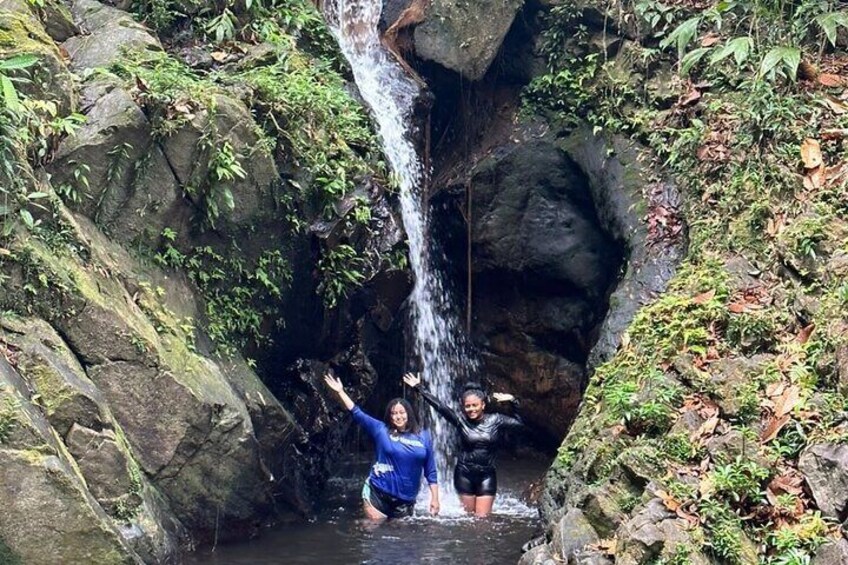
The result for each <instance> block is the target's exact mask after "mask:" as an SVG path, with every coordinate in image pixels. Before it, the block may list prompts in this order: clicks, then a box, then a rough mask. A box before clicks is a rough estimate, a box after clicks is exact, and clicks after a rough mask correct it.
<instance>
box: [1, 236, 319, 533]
mask: <svg viewBox="0 0 848 565" xmlns="http://www.w3.org/2000/svg"><path fill="white" fill-rule="evenodd" d="M78 235H79V236H80V237H81V239H83V240H84V241H86V242H88V244H89V245H90V246H91V247H90V248H89V249H88V253H90V256H88V260H90V261H92V262H94V263H95V264H96V265H98V268H97V269H96V270H94V269H93V270H89V269H87V268H86V266H85V264H83V263H82V261H81V260H80V259H79V258H74V257H73V256H69V257H64V256H63V257H62V258H59V257H55V256H53V255H51V252H50V251H49V250H47V249H45V248H43V247H41V246H40V245H38V244H37V242H34V241H31V240H25V241H17V242H10V244H9V245H10V246H11V247H12V248H13V249H18V250H20V252H21V253H28V254H30V256H32V257H34V259H33V260H34V261H37V262H38V263H39V265H40V268H41V269H42V270H43V271H44V272H45V274H46V276H48V278H49V279H50V280H55V281H64V283H63V284H62V285H59V286H56V287H52V288H51V289H50V290H49V291H47V290H45V292H44V293H42V294H40V295H39V297H38V299H37V301H36V302H35V303H33V304H31V308H32V309H33V310H35V311H39V312H40V314H41V315H42V316H43V317H44V318H45V319H46V320H47V321H48V322H49V323H50V324H51V325H52V326H53V327H54V328H56V329H57V330H58V332H59V333H60V334H62V336H63V338H64V339H65V341H66V342H67V343H68V345H69V346H70V348H71V350H72V351H74V354H75V356H76V357H77V359H78V360H80V361H81V362H82V365H83V367H84V369H85V370H86V372H87V374H88V376H89V378H90V379H91V381H92V382H93V383H94V384H95V385H96V386H97V388H98V389H99V391H100V392H101V394H102V396H103V398H104V399H105V401H106V403H107V404H108V406H109V409H110V411H111V413H113V414H114V416H115V419H116V421H117V422H118V423H119V424H120V427H121V429H122V430H123V432H124V434H125V436H126V439H127V443H128V444H129V446H130V447H131V449H132V451H133V453H134V454H135V457H136V459H137V461H138V462H139V464H140V467H141V470H142V471H143V472H144V473H145V474H146V475H147V476H148V477H150V479H151V482H152V483H153V484H154V486H156V487H157V489H159V491H160V492H161V493H162V494H163V495H164V497H165V499H166V500H167V502H168V505H169V506H170V507H171V509H172V510H173V512H174V513H175V514H176V516H177V517H178V518H179V519H180V521H181V522H182V523H183V524H185V526H186V527H187V528H188V529H189V530H190V532H191V533H192V535H193V536H194V537H195V539H198V540H201V541H202V540H205V539H207V538H211V536H213V535H214V532H215V531H216V529H217V530H218V531H219V537H218V539H222V538H221V536H222V535H223V536H233V537H243V536H246V535H249V534H250V533H252V532H254V531H255V529H256V528H257V527H258V525H259V523H260V521H261V520H262V519H263V517H267V516H271V515H274V514H275V510H274V509H275V507H279V508H282V509H288V510H289V511H292V512H296V511H299V510H302V508H300V507H298V502H296V501H295V500H293V499H291V498H289V497H288V495H287V494H286V493H284V492H281V491H282V489H284V488H290V487H294V488H300V486H301V485H300V484H299V483H297V482H296V481H295V478H294V477H292V476H291V474H292V473H293V472H294V470H292V469H290V468H279V469H276V468H275V469H270V468H269V467H268V465H267V463H266V462H265V461H264V460H263V458H262V454H263V453H266V452H269V451H273V450H277V451H286V450H287V449H289V448H291V444H290V443H288V441H289V440H288V436H287V435H286V434H284V433H282V431H281V430H280V429H277V430H276V431H275V430H274V426H275V425H276V426H283V427H284V428H288V429H293V428H294V423H293V422H292V421H291V420H290V419H289V418H288V413H287V412H285V411H284V410H282V408H281V407H279V406H277V408H278V410H276V411H274V410H267V411H262V410H258V409H256V408H255V407H254V411H253V412H254V413H256V414H262V415H265V416H268V417H274V418H284V420H283V421H277V422H276V423H273V422H264V423H263V426H262V427H263V429H265V430H266V431H268V434H267V435H266V436H264V439H267V440H269V441H281V442H283V443H278V444H267V445H265V446H263V447H260V446H259V442H258V439H257V436H256V431H255V428H254V426H253V421H252V419H251V412H250V410H249V409H248V407H247V403H246V402H245V400H244V398H243V397H242V396H241V395H242V394H245V393H247V392H250V391H251V390H253V391H255V392H259V391H264V393H265V394H264V395H263V396H264V398H263V399H259V398H258V397H257V398H255V399H254V400H253V401H251V403H256V402H263V401H264V403H265V404H270V405H274V404H277V403H276V401H275V400H274V399H273V397H272V395H271V394H270V393H268V392H267V389H265V388H264V386H262V385H261V383H259V382H258V378H257V377H256V375H255V374H253V373H251V374H249V375H248V374H244V373H242V374H240V375H238V376H236V375H233V374H232V373H231V372H228V370H227V369H225V368H223V367H222V366H221V365H218V364H216V363H215V362H214V361H212V360H211V359H209V358H207V357H204V356H202V355H200V354H198V353H197V352H195V351H194V350H193V348H192V347H191V346H190V338H188V337H187V336H186V335H185V334H184V333H182V331H181V330H180V328H179V324H178V323H177V322H176V321H175V320H174V318H173V314H172V313H170V312H168V310H167V309H166V308H164V307H163V306H162V305H161V303H159V302H158V299H155V298H153V296H154V295H152V294H150V293H151V292H152V291H151V290H150V289H149V287H148V289H147V290H145V287H143V286H142V285H140V284H139V283H138V279H137V278H136V277H138V274H137V273H138V272H140V271H142V269H141V268H140V267H138V266H137V264H136V263H135V262H134V260H133V259H131V258H130V257H129V255H127V254H126V252H124V251H123V250H122V249H121V248H120V247H119V246H117V245H115V244H114V243H109V242H108V241H107V240H106V239H105V238H104V237H103V235H102V234H100V233H99V232H98V231H97V230H90V231H87V232H85V237H82V231H80V232H78ZM22 248H26V250H23V249H22ZM35 257H37V259H35ZM116 275H119V276H116ZM127 280H135V281H136V282H135V288H137V289H138V291H137V293H136V294H135V295H130V294H129V292H128V290H127V288H126V286H125V284H126V282H125V281H127ZM22 282H23V281H17V279H15V280H14V281H13V282H11V283H10V284H8V285H7V286H6V287H5V289H4V290H6V291H7V292H4V294H3V295H2V296H0V303H2V305H3V307H8V305H9V304H16V305H17V307H22V306H21V305H23V304H26V303H27V300H29V299H27V298H26V291H24V290H23V289H22V288H21V287H20V286H19V285H20V284H22ZM181 292H183V293H188V294H190V293H191V291H190V290H189V289H188V288H187V287H183V288H182V290H181ZM133 296H134V297H133ZM10 301H11V302H10ZM156 327H159V328H160V331H161V333H159V332H157V330H156ZM165 327H167V328H170V329H169V330H167V331H162V328H165ZM237 380H239V381H240V385H239V386H238V387H236V386H235V385H234V384H233V383H234V382H236V381H237ZM248 380H252V381H254V382H253V383H252V384H251V383H248V382H246V381H248ZM272 475H273V476H274V478H275V480H273V481H272V480H271V479H272ZM278 489H279V490H278Z"/></svg>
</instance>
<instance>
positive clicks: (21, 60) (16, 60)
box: [0, 55, 38, 71]
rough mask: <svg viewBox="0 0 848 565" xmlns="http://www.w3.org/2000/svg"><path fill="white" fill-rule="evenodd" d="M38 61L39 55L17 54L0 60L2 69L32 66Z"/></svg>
mask: <svg viewBox="0 0 848 565" xmlns="http://www.w3.org/2000/svg"><path fill="white" fill-rule="evenodd" d="M37 62H38V57H36V56H35V55H15V56H14V57H10V58H8V59H5V60H3V61H0V71H13V70H18V69H25V68H27V67H31V66H33V65H34V64H36V63H37Z"/></svg>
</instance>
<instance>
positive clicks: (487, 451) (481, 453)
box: [403, 373, 524, 517]
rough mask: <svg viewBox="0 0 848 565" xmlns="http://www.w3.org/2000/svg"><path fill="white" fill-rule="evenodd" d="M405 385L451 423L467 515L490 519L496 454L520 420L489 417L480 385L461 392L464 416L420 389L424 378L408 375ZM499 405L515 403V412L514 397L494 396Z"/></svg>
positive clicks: (455, 476) (459, 487) (457, 484)
mask: <svg viewBox="0 0 848 565" xmlns="http://www.w3.org/2000/svg"><path fill="white" fill-rule="evenodd" d="M403 382H405V383H406V384H407V385H408V386H410V387H412V389H413V390H417V391H418V392H420V393H421V396H423V397H424V400H426V401H427V403H428V404H430V406H432V407H433V408H435V409H436V411H437V412H438V413H439V414H440V415H441V416H442V417H444V418H445V419H446V420H447V421H448V422H450V423H451V424H452V425H453V426H454V427H455V428H456V429H457V430H458V431H459V437H460V452H459V459H458V460H457V462H456V468H455V469H454V473H453V484H454V487H455V488H456V492H457V493H459V498H460V500H461V501H462V506H463V508H465V511H466V512H473V513H474V514H476V515H477V516H480V517H485V516H488V515H489V513H490V512H491V511H492V505H493V504H494V502H495V494H497V490H498V477H497V474H496V473H495V453H496V451H497V448H498V447H499V445H500V444H501V443H502V442H503V439H504V432H505V431H506V430H509V429H518V428H521V427H523V425H524V424H523V423H522V422H521V419H520V418H519V417H518V416H517V414H516V416H515V417H510V416H506V415H504V414H487V413H485V412H484V410H485V409H486V393H485V392H483V387H481V386H480V385H479V384H477V383H468V384H467V385H465V388H464V389H463V391H462V395H461V397H460V398H461V400H462V412H461V413H459V412H454V411H453V410H451V409H450V408H448V407H446V406H445V405H444V404H442V403H441V402H439V400H438V399H437V398H436V397H435V396H433V395H432V394H430V393H428V392H426V391H424V390H422V389H421V387H420V386H419V385H420V384H421V378H420V377H418V376H416V375H413V374H412V373H407V374H405V375H404V376H403ZM492 397H493V398H494V399H495V400H496V401H498V402H512V403H513V409H514V408H515V407H516V404H517V400H516V399H515V397H514V396H513V395H511V394H505V393H497V392H496V393H494V394H492Z"/></svg>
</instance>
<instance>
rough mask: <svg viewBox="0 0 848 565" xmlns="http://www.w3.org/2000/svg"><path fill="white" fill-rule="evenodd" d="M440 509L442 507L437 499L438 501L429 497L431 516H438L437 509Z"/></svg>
mask: <svg viewBox="0 0 848 565" xmlns="http://www.w3.org/2000/svg"><path fill="white" fill-rule="evenodd" d="M441 509H442V507H441V506H440V505H439V501H438V500H433V499H432V498H431V499H430V514H431V515H433V516H438V515H439V511H440V510H441Z"/></svg>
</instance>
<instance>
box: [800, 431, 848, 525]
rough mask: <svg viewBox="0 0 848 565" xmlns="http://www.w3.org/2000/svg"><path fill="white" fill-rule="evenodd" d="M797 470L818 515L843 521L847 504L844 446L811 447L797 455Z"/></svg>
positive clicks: (846, 448)
mask: <svg viewBox="0 0 848 565" xmlns="http://www.w3.org/2000/svg"><path fill="white" fill-rule="evenodd" d="M798 470H799V471H801V473H802V474H803V475H804V479H805V480H806V481H807V484H808V485H809V487H810V491H811V492H812V493H813V499H814V500H815V501H816V504H817V505H818V507H819V509H820V510H821V511H822V515H824V516H826V517H829V518H837V519H839V520H843V519H845V517H846V503H848V445H835V444H830V443H819V444H815V445H811V446H809V447H808V448H807V449H805V450H804V451H803V453H801V457H800V458H799V459H798Z"/></svg>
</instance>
